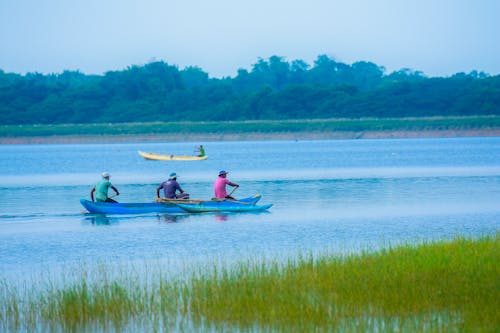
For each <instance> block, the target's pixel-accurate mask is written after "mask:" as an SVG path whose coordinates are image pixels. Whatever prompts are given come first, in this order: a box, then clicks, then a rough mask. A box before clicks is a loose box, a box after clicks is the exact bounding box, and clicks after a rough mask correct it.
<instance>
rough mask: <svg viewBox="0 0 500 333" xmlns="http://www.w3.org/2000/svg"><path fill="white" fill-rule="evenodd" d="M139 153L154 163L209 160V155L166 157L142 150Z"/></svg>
mask: <svg viewBox="0 0 500 333" xmlns="http://www.w3.org/2000/svg"><path fill="white" fill-rule="evenodd" d="M137 152H138V153H139V155H141V156H142V157H144V158H145V159H147V160H153V161H203V160H206V159H207V158H208V156H207V155H205V156H187V155H164V154H155V153H148V152H145V151H141V150H138V151H137Z"/></svg>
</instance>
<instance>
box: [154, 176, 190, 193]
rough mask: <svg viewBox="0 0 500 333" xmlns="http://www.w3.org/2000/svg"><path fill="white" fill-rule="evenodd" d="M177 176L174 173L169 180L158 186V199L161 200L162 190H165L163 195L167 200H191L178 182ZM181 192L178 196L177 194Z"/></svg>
mask: <svg viewBox="0 0 500 333" xmlns="http://www.w3.org/2000/svg"><path fill="white" fill-rule="evenodd" d="M177 177H178V176H177V174H176V173H175V172H172V173H171V174H170V175H169V176H168V180H167V181H164V182H163V183H161V184H160V186H158V188H157V189H156V197H157V198H160V190H161V189H163V194H164V195H165V198H166V199H189V194H188V193H186V192H184V191H183V190H182V188H181V186H180V185H179V183H178V182H177ZM177 191H179V193H178V194H177V193H176V192H177Z"/></svg>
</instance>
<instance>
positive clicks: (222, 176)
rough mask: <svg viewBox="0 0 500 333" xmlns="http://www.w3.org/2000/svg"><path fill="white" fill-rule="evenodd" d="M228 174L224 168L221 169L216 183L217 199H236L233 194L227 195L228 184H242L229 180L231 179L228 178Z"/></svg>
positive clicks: (234, 185) (235, 185)
mask: <svg viewBox="0 0 500 333" xmlns="http://www.w3.org/2000/svg"><path fill="white" fill-rule="evenodd" d="M226 175H227V172H226V171H224V170H221V171H219V177H217V180H216V181H215V183H214V192H215V197H216V198H217V199H231V200H236V199H235V198H233V197H232V196H230V195H227V192H226V185H229V186H233V187H240V185H238V184H236V183H233V182H231V181H229V179H227V178H226Z"/></svg>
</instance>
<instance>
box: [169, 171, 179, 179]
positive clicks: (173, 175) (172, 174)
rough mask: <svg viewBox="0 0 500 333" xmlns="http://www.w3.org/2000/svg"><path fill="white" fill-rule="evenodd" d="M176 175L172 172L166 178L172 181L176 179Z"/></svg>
mask: <svg viewBox="0 0 500 333" xmlns="http://www.w3.org/2000/svg"><path fill="white" fill-rule="evenodd" d="M177 177H178V176H177V174H176V173H175V172H172V173H171V174H170V175H169V176H168V179H174V178H177Z"/></svg>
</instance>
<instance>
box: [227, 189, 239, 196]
mask: <svg viewBox="0 0 500 333" xmlns="http://www.w3.org/2000/svg"><path fill="white" fill-rule="evenodd" d="M238 187H239V186H235V187H234V188H233V190H232V191H231V192H229V194H228V195H227V196H228V197H230V196H231V194H233V192H234V191H236V189H237V188H238Z"/></svg>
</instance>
